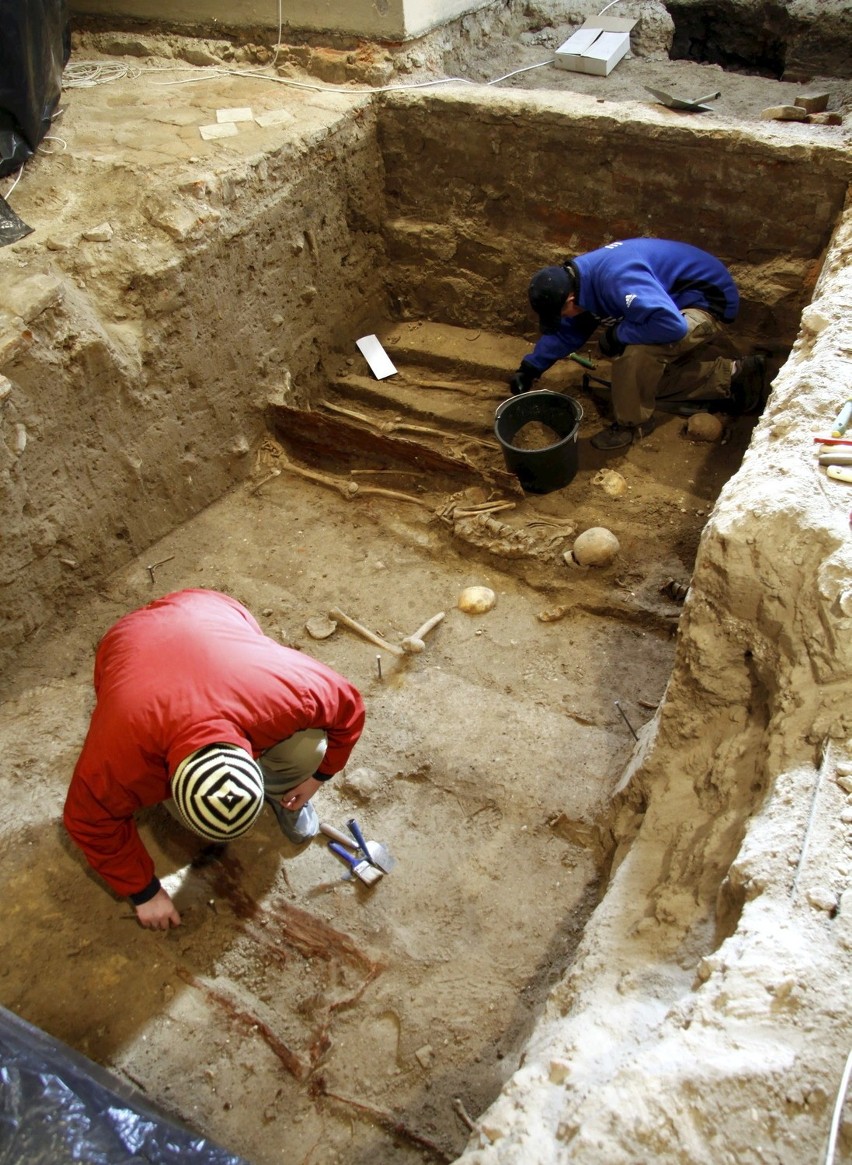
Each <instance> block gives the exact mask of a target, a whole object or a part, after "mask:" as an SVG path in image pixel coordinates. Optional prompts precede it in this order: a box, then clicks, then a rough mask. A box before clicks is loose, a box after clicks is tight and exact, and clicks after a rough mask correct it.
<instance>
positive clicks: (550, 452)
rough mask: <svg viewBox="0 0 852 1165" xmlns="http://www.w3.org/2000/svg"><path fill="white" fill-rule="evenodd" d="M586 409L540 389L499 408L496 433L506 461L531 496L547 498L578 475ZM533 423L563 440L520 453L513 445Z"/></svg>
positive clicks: (570, 397) (574, 402)
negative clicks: (580, 433)
mask: <svg viewBox="0 0 852 1165" xmlns="http://www.w3.org/2000/svg"><path fill="white" fill-rule="evenodd" d="M582 419H583V407H582V405H581V404H580V403H579V401H576V400H574V398H573V397H572V396H563V395H562V394H561V393H559V392H549V391H548V390H547V389H538V390H537V391H534V392H525V393H522V394H521V395H520V396H513V397H511V398H510V399H509V400H506V401H503V403H502V404H501V405H499V406H498V408H497V412H496V414H495V416H494V432H495V434H496V435H497V440H498V441H499V442H500V446H501V448H502V450H503V460H504V461H505V462H506V468H507V469H508V471H509V472H510V473H514V474H515V475H516V476H517V478H518V481H519V482H520V483H521V486H522V488H523V489H524V490H526V491H527V493H534V494H547V493H550V492H551V491H552V490H555V489H561V488H562V486H563V485H568V483H569V482H570V481H572V480H573V478H574V475H575V474H576V472H577V431H578V429H579V428H580V421H581V420H582ZM530 421H539V422H540V423H541V424H542V425H547V427H548V428H549V429H553V431H554V432H555V433H558V434H559V436H560V440H558V441H557V442H556V443H555V444H553V445H546V446H545V447H544V448H543V449H519V448H518V447H517V446H516V445H513V444H512V442H513V441H514V439H515V436H516V435H517V433H519V432H520V430H521V429H522V428H523V427H524V425H526V424H528V423H529V422H530Z"/></svg>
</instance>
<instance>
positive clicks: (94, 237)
mask: <svg viewBox="0 0 852 1165" xmlns="http://www.w3.org/2000/svg"><path fill="white" fill-rule="evenodd" d="M112 236H113V229H112V227H111V226H110V224H109V223H108V222H102V223H100V225H99V226H96V227H90V228H89V229H88V230H87V231H83V238H84V239H86V240H87V241H88V242H90V243H109V242H111V241H112Z"/></svg>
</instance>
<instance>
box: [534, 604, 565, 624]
mask: <svg viewBox="0 0 852 1165" xmlns="http://www.w3.org/2000/svg"><path fill="white" fill-rule="evenodd" d="M570 610H571V608H570V607H569V606H567V605H566V604H562V605H561V606H558V607H548V608H547V609H546V610H544V611H539V613H538V616H537V618H538V621H539V623H557V622H558V621H559V620H560V619H562V618H564V616H565V615H567V614H568V612H569V611H570Z"/></svg>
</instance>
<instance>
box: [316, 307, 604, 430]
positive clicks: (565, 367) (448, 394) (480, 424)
mask: <svg viewBox="0 0 852 1165" xmlns="http://www.w3.org/2000/svg"><path fill="white" fill-rule="evenodd" d="M376 336H377V338H378V339H379V341H380V343H381V344H382V346H383V348H384V349H385V351H386V352H387V353H388V356H389V357H390V359H391V361H392V363H393V365H394V367H395V368H396V372H395V373H394V374H392V375H390V376H388V377H385V378H384V379H382V380H377V379H376V378H375V377H374V376H373V375H372V374H371V373H370V371H369V369H368V367H367V364H366V361H364V360H362V359H361V358H360V357H354V358H349V359H348V360H347V361H346V362H345V365H344V366H343V367H342V368H341V370H340V371H339V372H338V373H337V374H336V375H333V376H332V377H331V378H330V383H329V392H328V394H327V399H328V401H329V402H330V403H332V404H333V405H335V406H336V407H337V408H338V409H343V408H346V407H347V406H348V407H350V408H351V409H352V410H353V411H354V412H355V413H356V414H358V413H359V412H360V414H361V415H362V417H363V414H364V412H365V409H369V410H377V411H378V413H379V414H380V419H383V420H384V421H387V420H388V419H389V418H391V417H394V416H395V417H399V416H400V415H404V416H405V417H407V419H409V420H410V421H413V422H418V423H420V424H424V425H435V426H438V427H442V426H446V427H447V428H448V429H449V430H450V431H452V432H464V433H469V434H471V435H478V436H480V437H486V436H490V437H491V438H492V439H493V428H494V412H495V409H496V408H497V406H498V405H499V404H500V403H501V402H502V401H504V400H505V399H506V398H507V396H508V395H509V387H508V381H509V378H510V376H511V375H512V373H513V372H514V371H515V370H516V369H517V367H518V365H519V364H520V362H521V360H522V359H523V357H524V355H526V353H527V352H529V351H530V346H531V345H530V342H529V341H528V340H525V339H523V338H519V337H516V336H505V335H499V334H495V333H492V332H480V331H477V332H474V331H470V330H468V329H465V328H456V327H451V326H449V325H447V324H436V323H431V322H429V321H426V320H422V321H420V320H418V321H413V322H406V323H401V324H395V325H386V326H385V327H383V328H380V329H378V330H377V331H376ZM582 376H583V369H582V368H580V367H579V365H577V364H575V363H573V362H572V361H562V362H560V363H559V364H557V365H556V366H555V367H554V368H552V369H550V370H548V372H547V373H546V374H545V377H543V378H542V380H541V381H540V386H541V387H542V388H545V387H546V388H549V389H551V390H553V391H555V392H569V393H571V394H572V395H576V394H577V393H578V392H579V390H580V388H581V383H582Z"/></svg>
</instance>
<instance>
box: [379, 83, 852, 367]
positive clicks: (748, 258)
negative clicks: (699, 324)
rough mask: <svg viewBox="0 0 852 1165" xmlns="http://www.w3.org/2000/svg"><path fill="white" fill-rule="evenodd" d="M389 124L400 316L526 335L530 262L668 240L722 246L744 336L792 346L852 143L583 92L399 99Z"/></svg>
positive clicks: (393, 264)
mask: <svg viewBox="0 0 852 1165" xmlns="http://www.w3.org/2000/svg"><path fill="white" fill-rule="evenodd" d="M379 130H380V135H381V148H382V156H383V157H384V159H385V167H386V172H387V175H388V183H387V204H388V221H387V223H386V225H385V233H386V238H387V252H388V259H389V268H390V270H391V272H392V277H393V279H394V292H395V296H396V300H397V302H398V305H399V310H400V311H401V312H402V313H403V314H408V315H411V316H425V317H426V318H430V319H438V318H440V319H446V320H447V321H448V322H451V323H455V324H458V325H460V326H464V327H474V328H475V327H484V328H489V329H493V330H497V329H499V328H500V327H506V326H507V325H508V326H509V327H512V328H513V329H514V330H516V331H518V332H525V331H530V334H531V335H534V334H535V333H534V332H533V331H531V330H530V329H531V327H532V322H533V321H532V318H531V314H530V311H529V308H528V305H527V301H526V287H527V283H528V282H529V276H530V274H531V273H532V271H534V270H536V269H537V268H538V267H540V266H543V265H544V264H546V263H550V262H561V261H562V259H563V258H568V257H570V256H571V255H573V254H577V253H579V252H581V251H585V250H590V249H592V248H594V247H597V246H601V245H602V243H604V242H608V241H611V240H613V239H619V238H632V237H634V236H637V235H658V236H660V237H664V238H666V237H667V238H679V239H682V240H684V241H685V242H689V243H693V244H695V245H696V246H699V247H704V248H705V249H706V250H708V251H711V252H713V253H714V254H717V255H719V257H720V258H722V259H723V261H725V262H726V263H728V264H729V265H730V266H731V269H732V271H733V272H734V274H735V277H736V279H737V282H738V284H739V286H740V289H741V294H742V300H743V304H742V311H741V316H740V320H739V321H738V324H737V330H738V332H739V334H740V335H741V336H742V337H743V338H744V339H745V340H746V341H747V342H749V341H750V342H751V343H756V342H761V343H763V344H768V345H770V346H774V345H777V347H778V348H779V349H781V348H784V347H786V349H789V347H790V345H791V344H792V342H793V338H794V337H795V335H796V331H797V329H798V320H799V316H800V314H801V311H802V308H803V307H804V305H805V304H806V303H807V302H808V300H809V299H810V296H811V294H812V291H813V286H814V283H815V280H816V278H817V275H818V273H819V268H820V265H821V263H822V259H823V255H824V253H825V248H826V246H827V243H828V240H829V238H830V236H831V232H832V229H833V227H834V224H835V223H836V222H837V220H838V217H839V215H840V212H841V209H842V207H843V204H844V200H845V197H846V190H847V185H848V182H849V174H850V168H849V158H848V151H847V150H846V149H845V148H844V147H843V146H842V145H838V146H837V147H836V148H833V147H831V146H829V147H828V148H827V149H826V148H825V146H824V144H823V143H822V142H818V141H816V140H815V139H813V138H811V139H807V138H804V137H802V138H801V140H799V141H791V140H790V137H789V135H787V136H786V137H784V136H783V135H781V134H779V133H778V132H777V130H774V129H771V128H767V129H763V128H762V127H760V126H757V127H754V126H752V127H749V128H747V129H742V130H733V131H732V130H731V129H730V127H729V126H726V127H725V128H724V129H723V128H721V127H719V126H718V125H713V124H712V123H707V124H706V125H705V124H694V123H693V124H690V125H685V123H684V122H683V120H681V121H679V122H673V120H672V117H671V115H670V113H669V112H668V111H666V110H664V111H662V112H659V113H658V112H655V111H654V110H648V109H641V108H637V107H636V106H633V105H625V104H618V103H613V104H609V103H607V102H604V101H598V100H597V99H595V98H592V97H585V96H583V95H580V94H576V93H571V94H565V95H556V96H554V95H553V94H543V95H538V94H526V95H518V96H517V97H514V95H512V96H511V97H507V98H503V95H502V94H501V99H500V100H496V99H495V100H489V101H488V102H483V101H482V99H481V97H477V96H476V95H474V94H473V93H471V92H469V91H467V90H464V89H458V90H453V91H452V92H448V91H442V92H440V93H434V94H428V95H426V96H422V95H421V96H413V95H402V96H400V95H393V96H390V97H388V98H386V99H385V107H384V109H383V111H382V115H381V118H380V121H379Z"/></svg>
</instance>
